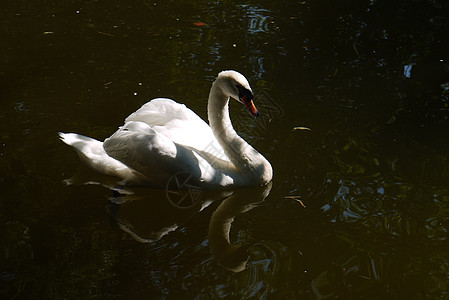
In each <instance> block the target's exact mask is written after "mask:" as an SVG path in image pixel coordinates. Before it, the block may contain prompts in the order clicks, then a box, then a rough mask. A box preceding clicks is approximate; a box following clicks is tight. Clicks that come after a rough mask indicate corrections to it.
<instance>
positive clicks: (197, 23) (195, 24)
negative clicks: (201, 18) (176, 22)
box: [193, 22, 207, 27]
mask: <svg viewBox="0 0 449 300" xmlns="http://www.w3.org/2000/svg"><path fill="white" fill-rule="evenodd" d="M193 25H194V26H198V27H199V26H204V25H207V24H206V23H204V22H195V23H193Z"/></svg>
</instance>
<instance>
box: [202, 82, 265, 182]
mask: <svg viewBox="0 0 449 300" xmlns="http://www.w3.org/2000/svg"><path fill="white" fill-rule="evenodd" d="M208 118H209V124H210V127H211V129H212V132H213V134H214V135H215V137H216V139H217V140H218V142H219V143H220V145H221V147H222V148H223V150H224V152H225V154H226V155H227V156H228V158H229V160H230V161H231V162H232V163H233V165H234V167H235V168H236V170H237V171H238V172H239V173H240V174H241V175H242V176H244V178H245V181H248V183H252V184H254V185H260V184H266V183H268V182H269V181H270V180H271V178H272V169H271V165H270V163H269V162H268V161H267V160H266V159H265V157H263V156H262V155H261V154H260V153H259V152H257V151H256V150H255V149H254V148H253V147H251V145H249V144H248V143H247V142H246V141H245V140H244V139H242V138H241V137H240V136H239V135H238V134H237V133H236V132H235V130H234V127H233V126H232V123H231V119H230V117H229V96H228V95H226V94H225V93H224V92H223V90H222V89H221V88H220V86H219V82H217V81H215V82H214V83H213V84H212V88H211V91H210V94H209V101H208Z"/></svg>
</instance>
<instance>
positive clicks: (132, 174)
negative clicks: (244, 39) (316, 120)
mask: <svg viewBox="0 0 449 300" xmlns="http://www.w3.org/2000/svg"><path fill="white" fill-rule="evenodd" d="M230 97H231V98H234V99H236V100H239V101H240V102H241V103H243V104H244V105H245V106H246V108H247V109H248V110H249V112H250V113H251V114H252V115H253V116H255V117H257V116H259V112H258V111H257V109H256V107H255V106H254V104H253V101H252V99H253V98H254V96H253V93H252V91H251V88H250V86H249V83H248V81H247V80H246V78H245V77H244V76H243V75H241V74H240V73H238V72H235V71H223V72H221V73H220V74H218V77H217V79H216V80H215V81H214V83H213V84H212V88H211V90H210V93H209V100H208V117H209V122H210V127H209V126H208V125H207V123H206V122H204V121H203V120H202V119H201V118H200V117H198V116H197V115H196V114H195V113H194V112H192V111H191V110H190V109H188V108H187V107H185V105H182V104H179V103H176V102H174V101H173V100H170V99H163V98H158V99H154V100H152V101H150V102H148V103H146V104H145V105H143V106H142V107H141V108H140V109H139V110H137V111H136V112H134V113H132V114H131V115H130V116H129V117H128V118H126V120H125V125H124V126H122V127H120V128H119V129H118V130H117V131H116V132H115V133H114V134H113V135H112V136H111V137H109V138H107V139H106V140H105V141H104V143H102V142H99V141H97V140H94V139H92V138H89V137H85V136H81V135H78V134H74V133H60V136H61V139H62V140H63V141H64V142H65V143H66V144H68V145H71V146H73V147H74V148H75V149H76V150H77V152H78V154H79V155H80V157H81V158H82V159H83V160H84V161H85V162H86V163H87V164H88V165H89V166H90V167H92V168H93V169H95V170H97V171H99V172H101V173H105V174H109V175H114V176H117V177H120V178H122V179H124V181H125V183H128V184H137V185H140V184H149V185H153V186H164V185H165V183H166V182H167V181H168V180H169V179H170V178H171V177H172V176H173V175H175V174H178V173H184V174H190V175H191V178H190V183H191V184H194V185H197V186H199V187H202V188H219V187H224V186H257V185H264V184H267V183H268V182H270V181H271V178H272V176H273V171H272V168H271V165H270V163H269V162H268V161H267V160H266V159H265V158H264V157H263V156H262V155H261V154H260V153H259V152H257V151H256V150H255V149H254V148H253V147H251V146H250V145H249V144H248V143H246V142H245V141H244V140H243V139H242V138H241V137H240V136H238V135H237V133H236V132H235V130H234V129H233V127H232V124H231V120H230V117H229V109H228V103H229V98H230Z"/></svg>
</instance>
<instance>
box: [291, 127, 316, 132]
mask: <svg viewBox="0 0 449 300" xmlns="http://www.w3.org/2000/svg"><path fill="white" fill-rule="evenodd" d="M293 130H307V131H312V129H310V128H309V127H304V126H298V127H293Z"/></svg>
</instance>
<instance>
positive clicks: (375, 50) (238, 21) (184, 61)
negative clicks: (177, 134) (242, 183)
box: [0, 0, 449, 299]
mask: <svg viewBox="0 0 449 300" xmlns="http://www.w3.org/2000/svg"><path fill="white" fill-rule="evenodd" d="M0 16H1V18H0V24H1V26H0V34H1V40H2V45H3V46H2V47H0V97H1V101H0V191H1V192H0V195H1V196H0V296H1V298H5V299H8V298H14V299H23V298H33V299H36V298H41V299H88V298H97V299H110V298H118V299H120V298H126V299H133V298H143V299H159V298H171V299H180V298H184V299H190V298H196V299H216V298H227V299H228V298H231V299H233V298H235V299H264V298H270V299H277V298H280V299H448V298H449V241H448V230H449V161H448V158H449V137H448V129H449V126H448V125H449V120H448V115H449V99H448V97H449V92H448V91H449V51H448V49H449V17H448V16H449V2H447V1H443V0H434V1H426V0H414V1H408V0H397V1H382V0H370V1H358V0H357V1H355V0H353V1H352V0H347V1H240V2H238V1H144V0H137V1H117V0H114V1H112V0H109V1H103V0H96V1H94V0H92V1H77V0H71V1H68V0H63V1H62V0H60V1H51V0H49V1H43V0H38V1H7V2H6V3H3V4H2V12H0ZM226 69H234V70H237V71H239V72H241V73H242V74H244V75H245V76H246V77H247V78H248V80H249V82H250V84H251V86H252V88H253V90H254V91H255V95H256V99H255V104H256V106H258V108H259V110H260V112H261V114H262V116H261V118H259V119H257V120H256V119H254V118H251V116H250V115H249V114H248V113H247V111H245V109H244V108H242V107H241V106H240V105H239V104H238V103H237V102H235V101H234V102H233V103H231V105H230V108H231V118H232V119H233V120H234V126H235V127H236V129H237V130H238V132H239V133H240V134H241V136H242V137H243V138H245V139H246V140H247V141H249V142H250V143H251V144H252V145H253V146H254V147H255V148H256V149H257V150H258V151H260V152H261V153H262V154H263V155H264V156H265V157H266V158H267V159H268V160H269V161H270V162H271V164H272V166H273V169H274V179H273V182H272V185H270V186H268V187H263V188H248V189H235V190H231V191H226V192H210V191H201V190H199V191H196V190H195V191H191V194H189V196H191V197H193V198H192V199H194V201H193V202H194V204H195V205H190V204H189V203H182V205H181V206H183V207H179V205H178V206H176V205H173V203H172V202H176V200H175V201H173V198H170V195H169V196H167V195H168V194H167V191H166V190H153V189H149V188H134V189H132V191H133V192H134V194H132V195H126V196H121V197H120V196H118V195H117V193H116V192H113V191H112V190H111V189H110V188H108V186H109V187H115V186H116V185H117V181H116V180H115V179H113V178H106V177H102V176H98V175H97V174H95V173H94V172H93V171H91V170H89V169H88V168H87V167H85V166H83V165H82V163H81V162H80V161H79V159H78V157H77V155H76V153H75V152H74V151H73V150H72V149H70V148H69V147H67V146H66V145H64V144H63V143H62V142H60V141H59V139H58V132H59V131H64V132H77V133H80V134H84V135H87V136H90V137H94V138H96V139H99V140H103V139H105V138H106V137H108V136H109V135H110V134H111V133H113V132H114V131H115V130H116V129H117V127H118V126H120V125H122V124H123V120H124V118H125V117H127V116H128V115H129V114H130V113H131V112H133V111H135V110H136V109H137V108H139V107H140V106H141V105H142V104H143V103H145V102H146V101H148V100H149V99H152V98H155V97H169V98H172V99H175V100H177V101H179V102H181V103H184V104H186V105H187V106H188V107H189V108H191V109H192V110H193V111H195V112H196V113H197V114H198V115H199V116H200V117H202V118H203V119H206V117H207V112H206V99H207V95H208V92H209V89H210V85H211V83H212V81H213V80H214V78H215V77H216V76H217V74H218V72H220V71H222V70H226ZM73 176H75V177H76V178H75V179H72V181H70V182H68V181H67V180H68V179H70V178H72V177H73ZM88 181H90V182H91V183H93V182H101V183H102V184H103V185H95V184H82V183H83V182H88ZM68 183H71V184H68ZM172 196H173V195H172ZM170 199H171V200H172V202H170V201H169V200H170ZM175 204H176V203H175ZM208 204H209V205H208ZM228 234H229V239H230V243H228V242H227V240H226V238H227V235H228Z"/></svg>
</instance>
